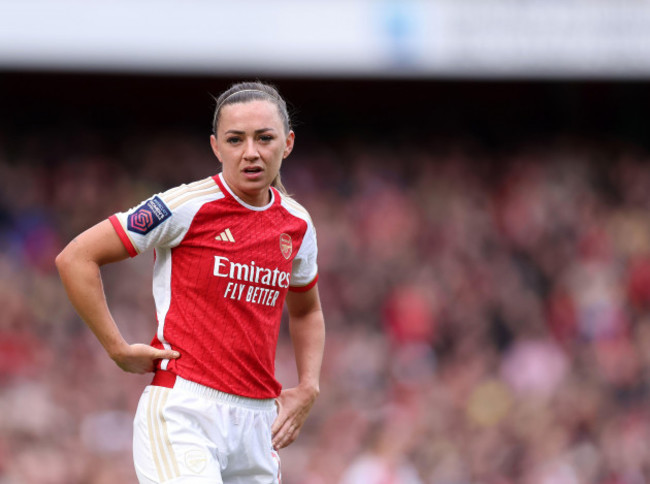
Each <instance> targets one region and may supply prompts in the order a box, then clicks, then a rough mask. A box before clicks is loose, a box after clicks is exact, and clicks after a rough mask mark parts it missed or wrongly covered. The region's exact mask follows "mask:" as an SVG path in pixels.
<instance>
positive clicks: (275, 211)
mask: <svg viewBox="0 0 650 484" xmlns="http://www.w3.org/2000/svg"><path fill="white" fill-rule="evenodd" d="M213 127H214V133H213V134H212V135H211V136H210V144H211V146H212V150H213V152H214V154H215V155H216V157H217V158H218V159H219V161H220V162H221V165H222V172H221V173H220V174H218V175H215V176H212V177H209V178H205V179H204V180H200V181H197V182H194V183H190V184H188V185H181V186H179V187H177V188H173V189H171V190H168V191H166V192H164V193H160V194H157V195H155V196H153V197H151V198H150V199H148V200H146V201H145V202H143V203H142V204H140V205H139V206H137V207H135V208H132V209H131V210H128V211H126V212H123V213H117V214H115V215H113V216H111V217H110V218H109V219H108V220H105V221H103V222H100V223H99V224H97V225H95V226H94V227H92V228H90V229H88V230H87V231H85V232H83V233H82V234H80V235H79V236H78V237H77V238H75V239H74V240H73V241H72V242H70V244H68V246H67V247H66V248H65V249H64V250H63V251H62V252H61V254H59V256H58V257H57V260H56V264H57V267H58V270H59V273H60V275H61V280H62V281H63V284H64V286H65V288H66V291H67V293H68V297H69V298H70V300H71V302H72V304H73V305H74V307H75V309H76V310H77V312H78V313H79V315H80V316H81V317H82V318H83V320H84V321H85V322H86V324H87V325H88V326H89V327H90V329H91V330H92V331H93V332H94V334H95V336H96V337H97V338H98V340H99V341H100V343H101V344H102V346H103V347H104V348H105V350H106V351H107V353H108V354H109V356H110V357H111V358H112V359H113V360H114V361H115V363H117V365H118V366H119V367H120V368H122V369H123V370H125V371H128V372H133V373H146V372H150V371H154V372H155V373H154V378H153V381H152V384H151V385H150V386H148V387H146V389H145V390H144V392H143V395H142V397H141V399H140V403H139V405H138V409H137V412H136V417H135V422H134V445H133V454H134V463H135V468H136V473H137V475H138V479H139V480H140V482H141V483H147V484H150V483H163V482H168V481H169V482H171V481H173V482H174V483H178V484H180V483H200V482H206V483H207V482H210V483H220V482H223V483H226V484H227V483H233V484H235V483H279V482H280V481H281V477H280V461H279V457H278V454H277V450H279V449H281V448H283V447H285V446H287V445H289V444H290V443H292V442H293V441H294V440H295V439H296V437H297V436H298V433H299V432H300V429H301V427H302V425H303V423H304V422H305V419H306V418H307V414H308V413H309V411H310V409H311V407H312V405H313V403H314V401H315V399H316V397H317V395H318V393H319V375H320V368H321V361H322V357H323V348H324V340H325V329H324V320H323V313H322V310H321V305H320V300H319V296H318V288H317V284H316V281H317V278H318V272H317V265H316V252H317V249H316V235H315V231H314V226H313V224H312V221H311V219H310V217H309V215H308V213H307V212H306V211H305V209H304V208H303V207H302V206H300V205H299V204H298V203H297V202H295V201H294V200H292V199H291V198H290V197H289V196H287V195H286V192H285V191H284V188H283V187H282V184H281V182H280V174H279V171H280V166H281V164H282V160H283V159H284V158H286V157H287V156H288V155H289V154H290V153H291V150H292V148H293V144H294V132H293V131H292V130H291V126H290V120H289V115H288V113H287V108H286V104H285V101H284V100H283V99H282V98H281V97H280V95H279V94H278V92H277V91H276V90H275V89H274V88H273V87H272V86H270V85H268V84H264V83H259V82H254V83H241V84H236V85H234V86H232V87H231V88H230V89H228V90H227V91H225V92H224V93H223V94H222V95H221V96H220V97H219V98H218V99H217V106H216V110H215V114H214V126H213ZM150 248H153V249H154V251H155V264H154V271H153V294H154V300H155V306H156V316H157V323H158V327H157V331H156V334H155V336H154V338H153V341H152V342H151V345H145V344H129V343H127V342H126V341H125V340H124V338H123V337H122V335H121V334H120V331H119V329H118V326H117V325H116V323H115V321H114V320H113V318H112V316H111V313H110V311H109V309H108V306H107V302H106V298H105V295H104V292H103V288H102V282H101V276H100V267H101V266H102V265H104V264H107V263H111V262H116V261H120V260H123V259H126V258H127V257H128V256H131V257H133V256H136V255H138V254H140V253H142V252H145V251H146V250H148V249H150ZM285 301H286V304H287V308H288V313H289V330H290V333H291V338H292V342H293V345H294V348H295V355H296V364H297V369H298V377H299V384H298V386H297V387H295V388H289V389H284V390H281V385H280V383H279V382H278V381H277V380H276V379H275V376H274V361H275V349H276V344H277V339H278V332H279V326H280V320H281V315H282V308H283V305H284V303H285Z"/></svg>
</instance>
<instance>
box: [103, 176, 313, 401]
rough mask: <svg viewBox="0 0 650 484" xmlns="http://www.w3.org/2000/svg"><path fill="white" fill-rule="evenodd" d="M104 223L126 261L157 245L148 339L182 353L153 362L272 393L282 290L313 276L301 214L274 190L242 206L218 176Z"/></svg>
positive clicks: (211, 382) (253, 392)
mask: <svg viewBox="0 0 650 484" xmlns="http://www.w3.org/2000/svg"><path fill="white" fill-rule="evenodd" d="M109 220H110V221H111V223H112V224H113V227H115V230H116V231H117V233H118V235H119V236H120V239H121V240H122V242H123V243H124V246H125V247H126V249H127V250H128V251H129V254H130V255H131V256H132V257H133V256H135V255H137V254H139V253H142V252H144V251H146V250H147V249H149V248H154V249H155V263H154V272H153V294H154V300H155V304H156V315H157V321H158V330H157V333H156V336H155V337H154V339H153V342H152V345H153V346H155V347H158V348H167V349H174V350H177V351H179V352H180V354H181V357H180V358H179V359H176V360H162V361H161V362H160V363H159V365H158V368H160V369H163V370H167V371H170V372H172V373H174V374H176V375H179V376H181V377H183V378H185V379H187V380H191V381H194V382H197V383H200V384H202V385H206V386H209V387H211V388H215V389H217V390H221V391H223V392H227V393H231V394H235V395H240V396H245V397H251V398H274V397H277V396H278V395H279V393H280V390H281V385H280V383H279V382H278V381H277V380H276V379H275V350H276V346H277V339H278V334H279V329H280V321H281V317H282V307H283V304H284V300H285V297H286V295H287V291H289V290H292V291H306V290H308V289H310V288H311V287H313V286H314V285H315V284H316V280H317V278H318V267H317V264H316V255H317V246H316V232H315V229H314V226H313V223H312V221H311V218H310V217H309V214H308V213H307V211H306V210H305V209H304V208H303V207H302V206H301V205H299V204H298V203H297V202H295V201H294V200H293V199H291V198H289V197H286V196H283V195H282V194H280V193H279V192H278V191H277V190H275V189H273V188H272V189H271V202H270V203H269V204H268V205H266V206H264V207H254V206H251V205H248V204H246V203H245V202H244V201H242V200H241V199H239V198H238V197H237V196H236V195H235V194H234V193H233V192H232V191H231V190H230V188H229V187H228V185H227V184H226V183H225V181H224V179H223V176H222V175H217V176H214V177H210V178H206V179H204V180H200V181H197V182H194V183H191V184H188V185H181V186H179V187H177V188H174V189H171V190H168V191H166V192H164V193H161V194H158V195H156V196H154V197H152V198H150V199H149V200H147V201H145V202H144V203H142V204H141V205H139V206H138V207H135V208H133V209H131V210H129V211H127V212H122V213H117V214H115V215H112V216H111V217H110V218H109Z"/></svg>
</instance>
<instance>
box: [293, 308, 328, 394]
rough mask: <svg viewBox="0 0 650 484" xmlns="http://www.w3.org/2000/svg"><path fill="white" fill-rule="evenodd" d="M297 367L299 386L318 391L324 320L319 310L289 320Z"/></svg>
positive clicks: (323, 339)
mask: <svg viewBox="0 0 650 484" xmlns="http://www.w3.org/2000/svg"><path fill="white" fill-rule="evenodd" d="M289 332H290V333H291V340H292V342H293V347H294V353H295V357H296V366H297V369H298V381H299V386H301V387H304V388H306V389H308V390H310V391H312V392H313V393H314V398H315V397H316V396H317V395H318V393H319V392H320V383H319V382H320V372H321V366H322V363H323V352H324V349H325V321H324V318H323V312H322V311H321V310H317V311H313V312H310V313H308V314H306V315H304V316H301V317H293V318H291V319H290V321H289Z"/></svg>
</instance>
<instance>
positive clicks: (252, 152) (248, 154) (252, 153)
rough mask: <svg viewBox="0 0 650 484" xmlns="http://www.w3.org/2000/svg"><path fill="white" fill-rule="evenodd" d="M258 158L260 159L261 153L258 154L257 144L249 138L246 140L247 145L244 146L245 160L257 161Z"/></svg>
mask: <svg viewBox="0 0 650 484" xmlns="http://www.w3.org/2000/svg"><path fill="white" fill-rule="evenodd" d="M257 158H259V153H258V152H257V144H256V143H255V140H254V139H252V138H249V139H247V140H246V144H245V146H244V159H245V160H256V159H257Z"/></svg>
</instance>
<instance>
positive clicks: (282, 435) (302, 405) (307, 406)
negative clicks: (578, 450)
mask: <svg viewBox="0 0 650 484" xmlns="http://www.w3.org/2000/svg"><path fill="white" fill-rule="evenodd" d="M317 396H318V390H317V389H313V388H305V387H301V386H297V387H294V388H288V389H286V390H282V393H280V396H279V397H278V398H277V402H278V416H277V418H276V419H275V421H274V422H273V425H272V426H271V434H272V438H273V440H272V444H273V448H274V449H275V450H280V449H282V448H284V447H286V446H288V445H289V444H291V443H292V442H293V441H294V440H296V438H297V437H298V434H299V433H300V429H301V428H302V426H303V424H304V423H305V420H306V419H307V415H309V411H310V410H311V407H312V406H313V405H314V402H315V401H316V397H317Z"/></svg>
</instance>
